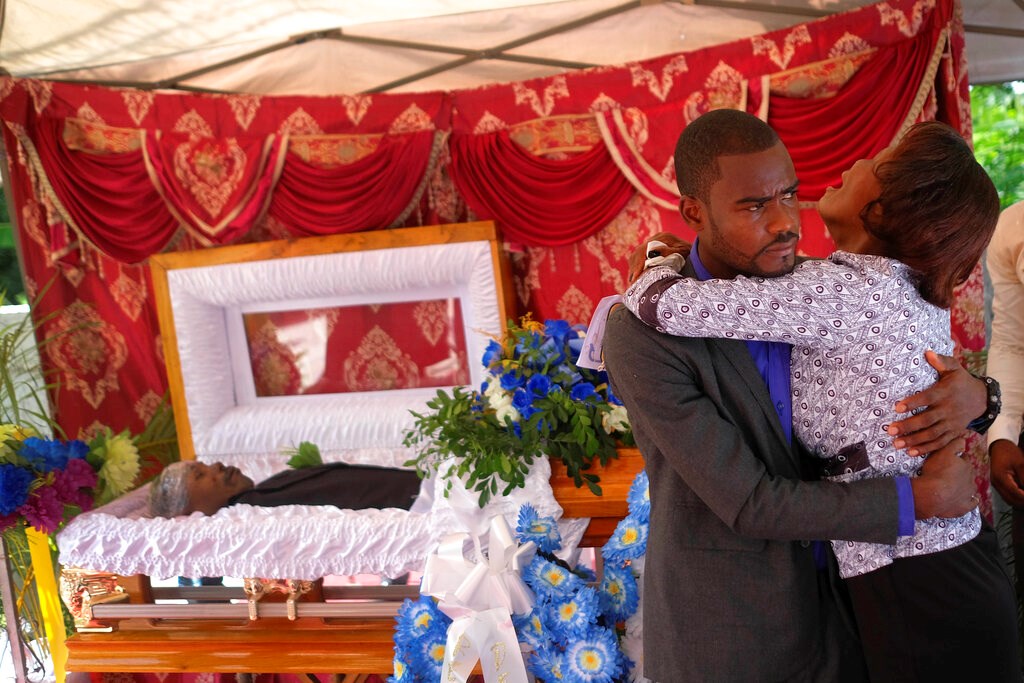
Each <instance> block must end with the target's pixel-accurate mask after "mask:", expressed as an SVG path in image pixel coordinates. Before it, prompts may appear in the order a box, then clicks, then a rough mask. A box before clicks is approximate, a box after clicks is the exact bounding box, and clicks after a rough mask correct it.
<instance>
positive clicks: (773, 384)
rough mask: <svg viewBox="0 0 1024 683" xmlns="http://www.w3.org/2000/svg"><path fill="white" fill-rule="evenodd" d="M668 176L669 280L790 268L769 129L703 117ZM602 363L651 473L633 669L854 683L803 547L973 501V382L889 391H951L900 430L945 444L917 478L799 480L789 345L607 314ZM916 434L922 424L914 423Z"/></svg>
mask: <svg viewBox="0 0 1024 683" xmlns="http://www.w3.org/2000/svg"><path fill="white" fill-rule="evenodd" d="M676 175H677V178H678V179H679V184H680V192H681V194H682V195H683V199H682V202H681V203H680V210H681V211H682V214H683V218H684V219H685V220H686V221H687V223H688V224H689V225H690V226H691V227H692V228H693V229H694V230H695V231H696V232H697V233H698V241H697V242H696V244H695V245H694V249H693V251H692V253H691V254H690V258H688V259H687V263H686V266H685V270H684V271H683V273H684V274H686V275H689V276H691V277H704V278H707V277H720V278H732V277H734V276H736V275H738V274H744V275H760V276H768V277H770V276H774V275H780V274H783V273H786V272H789V271H790V270H791V269H792V268H793V266H794V265H795V263H796V256H795V252H796V243H797V238H798V237H799V205H798V202H797V199H796V187H797V178H796V172H795V170H794V167H793V163H792V160H791V159H790V157H789V154H788V152H787V151H786V149H785V147H784V146H783V145H782V143H781V142H780V141H779V139H778V137H777V136H776V135H775V133H774V131H772V130H771V129H770V128H769V127H768V126H767V125H766V124H764V123H763V122H761V121H759V120H758V119H757V118H755V117H753V116H749V115H747V114H744V113H742V112H735V111H729V110H720V111H714V112H710V113H708V114H705V115H704V116H702V117H700V118H699V119H697V120H696V121H694V122H693V123H691V124H690V126H688V127H687V129H686V130H685V131H684V133H683V135H682V136H681V137H680V141H679V144H678V145H677V147H676ZM604 357H605V362H606V363H607V367H608V372H609V375H610V377H611V381H612V385H613V387H614V390H615V393H616V394H617V395H618V396H620V397H621V398H622V400H623V402H624V403H625V405H626V407H627V409H628V410H629V416H630V421H631V423H632V426H633V432H634V434H635V436H636V440H637V443H638V445H639V447H640V450H641V452H642V453H643V455H644V459H645V463H646V469H647V473H648V476H649V478H650V496H651V526H650V538H649V540H648V544H647V560H646V572H645V584H644V608H643V609H644V624H643V631H644V653H645V656H644V675H645V676H647V677H649V678H652V679H654V680H656V681H658V682H659V683H676V682H679V681H715V682H716V683H717V682H721V681H783V680H786V681H838V680H862V679H863V678H864V677H865V673H864V668H863V663H862V658H861V655H860V648H859V644H858V642H857V636H856V627H855V626H854V625H853V623H852V617H850V616H849V615H848V613H847V612H846V611H845V610H844V606H843V597H842V593H841V585H839V583H838V581H837V579H836V574H835V573H834V566H833V565H834V560H833V558H831V550H830V549H828V548H827V544H818V543H814V542H813V539H834V538H840V539H849V540H858V541H871V542H878V543H894V542H895V540H896V538H897V536H898V535H900V534H904V535H906V534H911V533H913V519H914V517H915V515H916V516H917V517H918V518H925V517H931V516H955V515H959V514H963V513H965V512H966V511H967V510H969V509H971V508H972V507H973V506H974V505H975V504H976V498H973V497H972V496H973V495H974V493H975V488H974V483H973V477H972V476H971V474H970V467H969V466H968V465H967V464H966V463H963V462H962V461H961V460H960V459H959V458H957V457H956V453H955V451H956V450H957V449H958V448H960V447H962V443H963V441H962V439H960V438H959V436H960V434H961V433H962V431H963V429H962V428H963V426H965V425H966V424H967V423H968V422H969V421H970V420H971V418H972V417H974V416H976V415H979V414H982V413H984V410H985V396H986V392H985V389H984V385H983V383H981V382H979V381H977V380H975V379H974V378H972V377H971V376H970V375H969V374H968V373H966V372H965V371H962V370H961V371H959V372H957V371H954V370H950V371H948V372H947V373H944V375H945V377H944V379H943V380H942V381H941V382H940V384H941V385H942V386H941V387H940V386H939V385H936V387H933V389H931V390H929V393H924V394H923V395H918V396H915V397H910V398H908V399H906V400H905V401H904V403H905V404H906V406H907V409H910V408H913V407H915V406H919V405H924V404H931V405H932V406H935V405H936V404H938V403H941V402H942V401H941V400H940V399H939V394H942V395H943V396H947V397H948V396H949V395H950V394H951V393H952V394H954V395H956V396H957V398H955V399H953V400H952V402H951V403H950V402H949V401H947V402H946V404H944V407H943V408H942V409H938V408H933V409H932V410H931V411H930V413H931V415H926V414H924V413H922V414H919V415H916V416H914V417H912V418H911V419H910V420H908V421H904V422H903V423H902V431H903V433H902V435H901V436H900V437H899V438H900V439H901V440H902V441H903V442H904V444H902V445H904V446H911V445H915V444H916V447H917V448H918V449H920V450H921V452H927V451H930V450H933V449H934V448H935V447H936V446H935V444H936V442H940V443H946V442H948V441H950V440H951V439H952V438H953V437H954V436H956V437H957V438H956V443H954V444H952V445H950V446H949V447H947V448H946V449H945V450H944V451H943V452H940V453H936V454H933V455H932V456H931V457H929V458H928V460H927V461H926V464H925V465H924V473H923V475H922V476H921V477H918V478H915V479H913V480H907V479H903V480H899V481H898V480H894V479H874V480H866V481H859V482H856V483H853V484H839V483H830V482H821V481H802V480H801V478H802V474H803V473H802V468H801V459H800V457H799V455H798V453H797V451H796V449H795V448H794V445H793V441H792V437H791V418H792V412H791V404H790V396H789V365H788V362H789V347H788V346H785V345H775V344H768V343H765V342H753V343H750V344H747V343H745V342H742V341H736V340H714V339H706V340H705V339H686V338H682V337H671V336H668V335H662V334H659V333H657V332H655V331H654V330H653V329H651V328H649V327H647V326H646V325H644V324H643V323H641V322H639V321H638V320H637V319H635V318H634V317H633V316H632V315H631V314H630V313H629V312H628V311H626V310H625V309H623V308H619V309H618V310H616V311H614V312H612V314H611V315H610V316H609V318H608V322H607V328H606V330H605V336H604ZM950 387H955V388H954V389H952V390H951V388H950ZM919 427H928V429H927V430H923V431H919V432H917V433H911V432H913V431H914V430H917V429H918V428H919ZM879 437H880V438H887V437H886V435H879ZM896 445H897V447H900V446H901V444H900V443H897V444H896ZM816 554H817V555H818V558H817V559H816V557H815V556H816ZM819 567H822V568H819Z"/></svg>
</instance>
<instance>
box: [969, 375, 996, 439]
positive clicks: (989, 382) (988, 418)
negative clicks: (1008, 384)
mask: <svg viewBox="0 0 1024 683" xmlns="http://www.w3.org/2000/svg"><path fill="white" fill-rule="evenodd" d="M978 379H980V380H982V381H983V382H985V389H986V390H987V391H988V397H987V398H986V399H985V412H984V413H982V414H981V415H979V416H978V417H976V418H974V419H973V420H971V423H970V424H969V425H967V428H968V429H970V430H972V431H975V432H977V433H978V434H984V433H985V432H987V431H988V428H989V427H991V426H992V423H993V422H995V421H996V418H997V417H999V411H1000V410H1002V408H1003V395H1002V393H1001V392H1000V390H999V382H997V381H996V380H995V379H993V378H992V377H978Z"/></svg>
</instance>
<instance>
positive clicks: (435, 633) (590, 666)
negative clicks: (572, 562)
mask: <svg viewBox="0 0 1024 683" xmlns="http://www.w3.org/2000/svg"><path fill="white" fill-rule="evenodd" d="M628 503H629V514H628V515H627V516H626V517H625V518H623V519H622V520H621V521H620V522H619V524H618V526H617V527H616V529H615V532H614V533H613V534H612V536H611V538H609V540H608V542H607V543H606V544H605V546H604V547H603V548H602V549H601V556H602V558H603V559H604V576H603V577H602V579H601V581H600V584H597V577H596V576H595V575H594V573H593V572H592V571H591V570H590V569H588V568H586V567H582V566H578V567H576V568H570V567H569V566H568V565H567V564H566V563H564V562H563V561H561V560H559V559H558V558H557V557H556V556H555V555H554V553H555V552H557V551H558V550H560V549H561V547H562V540H561V535H560V533H559V531H558V526H557V524H556V523H555V520H554V519H553V518H551V517H541V516H539V515H538V514H537V512H536V510H534V508H533V507H532V506H531V505H524V506H523V507H522V508H521V509H520V511H519V518H518V520H517V524H516V537H517V538H518V540H519V542H520V543H527V542H531V541H532V542H533V543H535V544H536V546H537V550H538V552H537V554H536V556H535V557H534V558H533V560H532V561H531V562H530V564H529V565H528V566H527V567H526V568H525V569H524V570H523V572H522V578H523V580H524V581H525V582H526V584H527V585H528V586H529V587H530V588H531V589H532V590H533V591H534V593H535V595H536V600H535V602H534V604H533V607H532V609H530V611H528V612H526V613H524V614H515V615H513V616H512V622H513V624H514V626H515V631H516V635H517V637H518V640H519V644H520V648H521V649H522V650H523V651H524V652H529V656H528V660H527V666H528V669H529V671H530V673H532V674H533V675H534V676H536V678H537V680H538V681H542V682H544V683H555V682H559V683H624V682H626V681H638V680H643V678H642V648H641V635H642V627H641V610H640V594H641V589H642V578H643V559H644V555H645V554H646V552H647V536H648V528H649V522H650V494H649V486H648V479H647V474H646V472H641V473H640V474H638V475H637V477H636V479H635V480H634V481H633V484H632V486H631V488H630V491H629V497H628ZM451 623H452V620H451V619H450V618H449V617H448V616H446V615H445V614H444V613H443V612H441V610H440V609H438V606H437V603H436V602H435V600H434V599H433V598H431V597H429V596H425V595H423V596H420V598H419V599H417V600H406V601H405V602H404V603H403V604H402V606H401V608H400V609H399V611H398V615H397V617H396V628H395V636H394V641H395V659H394V673H393V675H392V676H390V677H389V678H388V683H420V682H423V683H426V682H427V681H431V682H433V681H438V680H440V679H441V675H442V670H443V666H444V661H445V654H446V653H445V647H446V641H447V633H448V627H449V626H450V625H451Z"/></svg>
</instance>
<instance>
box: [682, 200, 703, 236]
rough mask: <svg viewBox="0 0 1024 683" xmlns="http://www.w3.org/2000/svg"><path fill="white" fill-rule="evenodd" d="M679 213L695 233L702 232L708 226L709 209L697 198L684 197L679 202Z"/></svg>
mask: <svg viewBox="0 0 1024 683" xmlns="http://www.w3.org/2000/svg"><path fill="white" fill-rule="evenodd" d="M679 213H680V215H682V217H683V220H684V221H686V224H687V225H688V226H690V229H691V230H693V231H694V232H697V233H700V232H702V231H703V230H704V228H705V226H706V225H707V207H706V206H705V205H704V202H702V201H701V200H700V199H698V198H697V197H692V196H690V195H683V198H682V199H680V200H679Z"/></svg>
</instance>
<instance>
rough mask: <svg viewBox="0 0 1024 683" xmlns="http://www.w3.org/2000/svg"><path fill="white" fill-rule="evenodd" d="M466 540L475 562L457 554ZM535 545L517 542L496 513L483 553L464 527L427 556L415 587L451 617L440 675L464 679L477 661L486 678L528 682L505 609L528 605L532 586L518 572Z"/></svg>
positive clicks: (525, 608)
mask: <svg viewBox="0 0 1024 683" xmlns="http://www.w3.org/2000/svg"><path fill="white" fill-rule="evenodd" d="M467 540H473V541H474V547H475V549H476V550H475V554H476V556H477V561H475V562H473V561H470V560H467V559H466V558H465V555H464V554H463V548H464V546H465V543H466V541H467ZM536 551H537V546H536V545H535V544H534V543H533V542H532V541H531V542H528V543H524V544H523V545H518V544H517V543H516V540H515V538H513V536H512V531H511V529H509V526H508V522H506V521H505V518H504V517H502V516H500V515H499V516H496V517H493V518H491V520H490V530H489V532H488V543H487V555H486V557H483V552H482V551H481V549H480V543H479V541H478V539H475V538H471V537H470V535H469V534H467V533H457V534H449V535H447V536H445V537H444V539H442V540H441V543H440V544H439V546H438V549H437V551H436V552H434V553H432V554H431V555H430V556H429V557H427V563H426V567H425V568H424V571H423V583H422V584H421V587H420V592H421V593H423V594H424V595H429V596H431V597H435V598H437V599H438V608H439V609H440V610H441V611H442V612H444V613H445V614H447V615H448V616H449V617H451V618H452V619H453V622H452V625H451V626H449V627H448V642H447V646H446V647H445V653H444V668H443V669H442V671H441V680H442V681H446V682H447V681H457V682H458V683H465V681H466V680H467V679H468V678H469V675H470V674H471V673H472V671H473V667H474V666H475V665H476V663H477V661H480V664H481V668H482V669H483V673H484V680H485V681H486V682H487V683H497V682H499V681H500V682H501V683H528V681H529V679H528V678H527V675H526V666H525V665H524V664H523V658H522V656H521V655H520V651H519V642H518V638H517V637H516V631H515V627H514V626H513V625H512V617H511V615H512V614H525V613H526V612H528V611H530V609H531V607H532V606H533V602H534V595H533V591H531V590H530V588H529V587H528V586H527V585H526V584H525V583H524V582H523V579H522V577H521V576H520V572H521V571H522V569H523V567H525V566H526V565H528V564H529V563H530V561H531V560H532V559H533V556H534V554H535V553H536Z"/></svg>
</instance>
